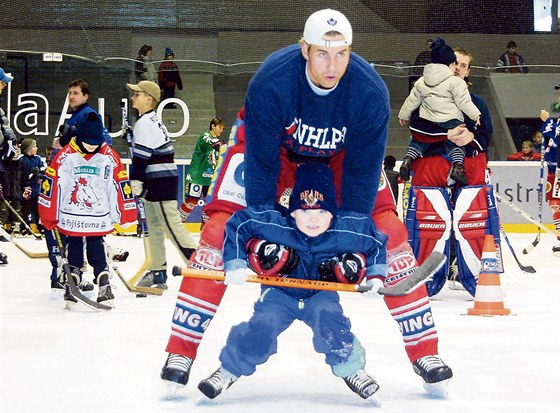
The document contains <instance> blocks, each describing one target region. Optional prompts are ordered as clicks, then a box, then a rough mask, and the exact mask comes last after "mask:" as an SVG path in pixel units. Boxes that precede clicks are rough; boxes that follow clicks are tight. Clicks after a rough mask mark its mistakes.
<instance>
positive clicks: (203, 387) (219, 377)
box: [198, 366, 239, 399]
mask: <svg viewBox="0 0 560 413" xmlns="http://www.w3.org/2000/svg"><path fill="white" fill-rule="evenodd" d="M238 378H239V377H237V376H234V375H233V374H231V373H230V372H229V371H227V370H226V369H224V368H223V367H221V366H220V368H219V369H218V370H216V371H215V372H214V373H212V375H211V376H210V377H208V378H206V379H204V380H202V381H201V382H200V383H198V390H200V391H201V392H202V393H203V394H204V395H205V396H206V397H208V398H209V399H213V398H215V397H216V396H218V395H219V394H220V393H221V392H222V391H224V390H226V389H228V388H229V387H230V386H231V385H232V384H233V383H235V382H236V381H237V379H238Z"/></svg>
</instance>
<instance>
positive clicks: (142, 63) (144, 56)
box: [134, 44, 158, 83]
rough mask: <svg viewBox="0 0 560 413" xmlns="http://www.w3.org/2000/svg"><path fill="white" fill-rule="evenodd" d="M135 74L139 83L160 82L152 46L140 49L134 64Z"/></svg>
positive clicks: (144, 46)
mask: <svg viewBox="0 0 560 413" xmlns="http://www.w3.org/2000/svg"><path fill="white" fill-rule="evenodd" d="M134 72H135V73H136V82H137V83H138V82H140V81H141V80H149V81H151V82H156V83H157V82H158V76H157V71H156V66H155V65H154V63H153V61H152V46H150V45H147V44H145V45H143V46H142V47H141V48H140V50H139V51H138V56H137V57H136V62H135V63H134Z"/></svg>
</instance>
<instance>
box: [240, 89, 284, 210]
mask: <svg viewBox="0 0 560 413" xmlns="http://www.w3.org/2000/svg"><path fill="white" fill-rule="evenodd" d="M260 93H262V92H260ZM260 93H259V92H253V91H252V90H251V88H250V89H249V91H248V92H247V99H246V101H245V131H246V143H245V145H246V146H245V147H246V149H245V175H244V180H245V192H246V196H247V205H248V206H252V207H256V206H266V207H267V208H272V207H273V205H274V203H275V202H276V182H277V181H278V174H279V173H280V141H281V139H282V134H283V133H284V131H283V130H282V128H283V125H282V121H281V119H280V118H279V117H278V115H277V114H278V112H279V111H278V110H274V108H273V103H272V102H271V100H273V99H261V98H260V96H262V95H260ZM258 94H259V95H260V96H258Z"/></svg>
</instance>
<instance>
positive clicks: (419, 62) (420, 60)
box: [408, 39, 434, 90]
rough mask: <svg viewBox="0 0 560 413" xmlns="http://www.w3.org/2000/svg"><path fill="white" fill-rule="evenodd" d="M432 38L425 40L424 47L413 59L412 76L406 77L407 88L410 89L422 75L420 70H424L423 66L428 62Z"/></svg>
mask: <svg viewBox="0 0 560 413" xmlns="http://www.w3.org/2000/svg"><path fill="white" fill-rule="evenodd" d="M433 42H434V39H428V40H426V49H425V50H422V51H421V52H420V53H418V55H417V56H416V59H414V66H415V67H413V68H412V76H410V77H409V78H408V90H411V89H412V87H413V86H414V82H416V81H417V80H418V79H420V77H422V72H423V71H424V66H425V65H427V64H428V63H430V49H431V47H432V43H433Z"/></svg>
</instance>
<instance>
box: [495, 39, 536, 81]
mask: <svg viewBox="0 0 560 413" xmlns="http://www.w3.org/2000/svg"><path fill="white" fill-rule="evenodd" d="M498 66H500V67H503V69H500V70H499V71H500V72H507V73H527V72H528V71H529V69H528V68H527V67H525V60H523V58H522V57H521V55H520V54H519V53H517V44H516V43H515V42H514V41H513V40H511V41H510V42H509V43H508V44H507V50H506V51H505V53H504V54H502V55H501V56H500V57H499V58H498Z"/></svg>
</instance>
